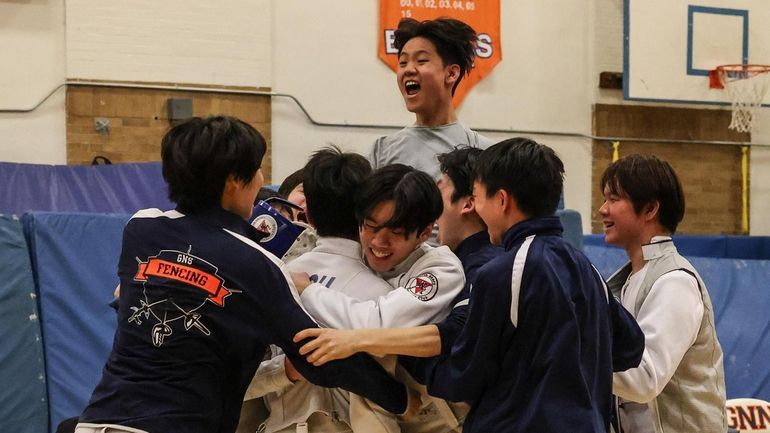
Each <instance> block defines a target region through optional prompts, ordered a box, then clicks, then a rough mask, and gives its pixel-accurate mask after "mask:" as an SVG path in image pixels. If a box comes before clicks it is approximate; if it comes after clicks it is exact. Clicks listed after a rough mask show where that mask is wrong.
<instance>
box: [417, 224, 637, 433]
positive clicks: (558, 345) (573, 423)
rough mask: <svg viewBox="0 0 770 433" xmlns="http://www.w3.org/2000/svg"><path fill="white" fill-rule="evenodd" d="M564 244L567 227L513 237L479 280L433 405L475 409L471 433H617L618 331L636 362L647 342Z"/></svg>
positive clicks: (520, 229)
mask: <svg viewBox="0 0 770 433" xmlns="http://www.w3.org/2000/svg"><path fill="white" fill-rule="evenodd" d="M561 234H562V227H561V223H560V222H559V219H558V218H557V217H543V218H533V219H529V220H526V221H523V222H520V223H518V224H516V225H514V226H513V227H511V228H510V229H509V230H508V231H507V232H506V233H505V235H504V238H503V246H504V248H505V253H503V254H502V255H500V256H498V257H497V258H495V259H493V260H492V261H490V262H489V263H487V264H486V265H484V266H482V267H481V268H480V269H479V270H478V273H477V276H476V281H475V283H474V284H473V287H472V291H471V298H470V311H469V315H468V320H467V323H466V325H465V327H464V328H463V330H462V332H461V333H460V335H459V337H458V339H457V341H456V343H455V345H454V346H453V347H452V348H451V352H450V353H449V355H447V356H444V357H442V358H439V359H438V360H437V362H436V363H435V364H434V367H433V369H432V371H430V372H429V375H428V391H429V393H430V394H431V395H435V396H437V397H442V398H445V399H447V400H451V401H470V402H471V412H470V413H469V415H468V418H467V419H466V421H465V425H464V428H463V431H464V432H466V433H473V432H511V433H519V432H521V433H525V432H526V433H531V432H538V433H564V432H570V433H589V432H590V433H598V432H602V433H604V432H607V431H608V428H609V416H610V408H611V393H612V371H613V347H612V346H613V344H612V334H613V332H615V331H613V328H615V329H617V330H618V332H620V331H621V330H626V331H627V332H625V334H624V335H631V336H633V337H634V338H635V339H636V340H635V342H634V343H633V344H631V343H629V344H627V345H625V346H634V347H635V348H636V350H627V355H628V356H629V357H634V356H636V357H637V358H638V357H640V356H641V350H642V349H640V348H639V347H640V346H641V347H642V348H643V336H642V335H641V331H640V330H639V329H638V326H637V325H636V323H635V322H634V321H633V318H631V316H630V315H628V314H627V312H625V311H619V312H615V313H613V309H614V308H616V307H617V304H616V303H615V302H614V299H612V298H611V297H608V293H607V290H606V288H605V286H604V283H603V281H602V279H601V277H600V275H599V274H598V272H597V271H596V270H595V269H594V268H593V266H592V265H591V263H590V262H589V260H588V259H587V258H586V257H585V256H584V255H583V253H582V252H580V251H577V250H575V249H574V248H573V247H572V246H571V245H570V244H569V243H567V242H566V241H565V240H564V239H562V237H561ZM624 313H625V314H624ZM637 331H638V332H637ZM619 356H620V355H619ZM624 361H625V362H626V363H628V364H633V360H632V359H625V360H624ZM636 363H638V359H637V360H636Z"/></svg>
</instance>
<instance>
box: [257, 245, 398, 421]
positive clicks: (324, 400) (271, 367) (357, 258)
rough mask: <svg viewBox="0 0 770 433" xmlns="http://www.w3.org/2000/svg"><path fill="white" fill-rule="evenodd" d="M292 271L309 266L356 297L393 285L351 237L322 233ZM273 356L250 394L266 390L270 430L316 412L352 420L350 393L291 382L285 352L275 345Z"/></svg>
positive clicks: (316, 276)
mask: <svg viewBox="0 0 770 433" xmlns="http://www.w3.org/2000/svg"><path fill="white" fill-rule="evenodd" d="M286 268H287V269H288V270H289V271H291V272H307V273H308V274H309V275H310V279H311V281H314V282H316V283H317V284H319V285H323V287H324V288H327V289H329V290H330V291H333V292H335V293H341V294H344V295H345V296H350V297H351V298H352V299H355V300H367V299H376V298H378V297H380V296H382V295H385V294H386V293H388V292H390V291H392V290H393V287H392V286H391V285H389V284H388V283H387V281H385V280H384V279H382V278H380V277H378V276H377V275H376V274H375V273H374V272H373V271H372V270H371V269H369V268H368V267H367V266H366V265H365V264H364V263H363V261H362V259H361V245H360V244H359V243H358V242H356V241H352V240H349V239H343V238H335V237H321V238H319V239H318V243H317V244H316V247H315V248H313V249H312V250H311V251H309V252H307V253H305V254H303V255H301V256H300V257H298V258H296V259H294V260H293V261H291V262H290V263H288V264H287V265H286ZM271 349H272V350H273V357H272V359H270V360H267V361H264V362H263V363H262V364H261V365H260V366H259V369H258V370H257V374H256V376H255V378H254V380H253V381H252V383H251V386H250V387H249V391H248V393H247V395H246V396H247V399H251V398H256V397H260V396H263V395H264V396H265V404H266V405H267V407H268V409H269V410H270V416H269V417H268V418H267V421H266V423H265V432H266V433H271V432H275V431H278V430H281V429H284V428H286V427H288V426H291V425H293V424H296V423H299V422H304V421H306V420H307V419H308V417H310V415H312V414H313V413H315V412H321V413H323V414H325V415H327V416H330V417H332V419H334V420H341V421H344V422H345V423H346V426H341V427H344V429H345V430H347V425H349V424H350V418H349V413H348V406H349V394H348V392H347V391H343V390H340V389H336V388H322V387H319V386H315V385H313V384H312V383H310V382H297V383H292V382H291V381H290V380H289V379H288V378H287V377H286V370H285V368H284V359H285V356H284V355H283V354H282V353H281V351H280V349H278V348H277V347H271Z"/></svg>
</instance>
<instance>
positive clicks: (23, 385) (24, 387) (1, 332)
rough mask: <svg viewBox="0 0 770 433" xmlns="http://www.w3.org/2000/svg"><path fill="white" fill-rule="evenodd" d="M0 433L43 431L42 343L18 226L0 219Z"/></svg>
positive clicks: (45, 412) (45, 426) (10, 219)
mask: <svg viewBox="0 0 770 433" xmlns="http://www.w3.org/2000/svg"><path fill="white" fill-rule="evenodd" d="M0 264H2V266H0V341H1V342H2V344H0V366H2V367H0V432H27V433H46V432H47V431H48V399H47V397H46V389H45V370H44V363H43V342H42V340H41V338H40V320H39V317H40V316H39V315H38V309H37V301H36V294H35V285H34V282H33V280H32V267H31V266H30V262H29V251H28V250H27V243H26V242H25V240H24V234H23V233H22V226H21V223H20V222H19V220H17V219H16V218H13V217H8V216H0Z"/></svg>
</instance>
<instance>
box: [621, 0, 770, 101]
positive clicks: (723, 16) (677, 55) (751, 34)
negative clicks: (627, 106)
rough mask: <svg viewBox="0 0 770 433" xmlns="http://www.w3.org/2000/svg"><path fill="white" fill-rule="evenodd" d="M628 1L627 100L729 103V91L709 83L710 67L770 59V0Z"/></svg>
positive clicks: (625, 86)
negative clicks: (711, 85) (769, 0)
mask: <svg viewBox="0 0 770 433" xmlns="http://www.w3.org/2000/svg"><path fill="white" fill-rule="evenodd" d="M624 1H625V10H624V12H625V13H624V37H625V44H624V59H623V81H624V82H623V92H624V97H625V99H631V100H639V101H655V102H684V103H701V104H720V105H728V104H729V103H730V99H729V98H728V95H727V94H726V92H725V91H723V90H721V89H712V88H710V87H709V77H708V74H709V71H711V70H713V69H714V68H716V67H717V66H719V65H723V64H744V63H753V64H770V4H769V3H768V2H767V0H689V1H688V0H624ZM763 106H770V92H769V93H768V94H767V95H765V97H764V99H763Z"/></svg>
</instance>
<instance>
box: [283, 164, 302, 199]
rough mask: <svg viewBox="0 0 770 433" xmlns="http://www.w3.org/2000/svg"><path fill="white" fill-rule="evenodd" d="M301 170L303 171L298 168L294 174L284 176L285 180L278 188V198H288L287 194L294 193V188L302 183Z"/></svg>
mask: <svg viewBox="0 0 770 433" xmlns="http://www.w3.org/2000/svg"><path fill="white" fill-rule="evenodd" d="M302 170H304V168H300V169H299V170H297V171H295V172H294V173H292V174H290V175H288V176H286V179H284V180H283V182H281V185H280V186H279V187H278V195H279V196H280V197H283V198H289V194H291V192H292V191H294V188H296V187H297V185H299V184H301V183H302Z"/></svg>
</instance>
